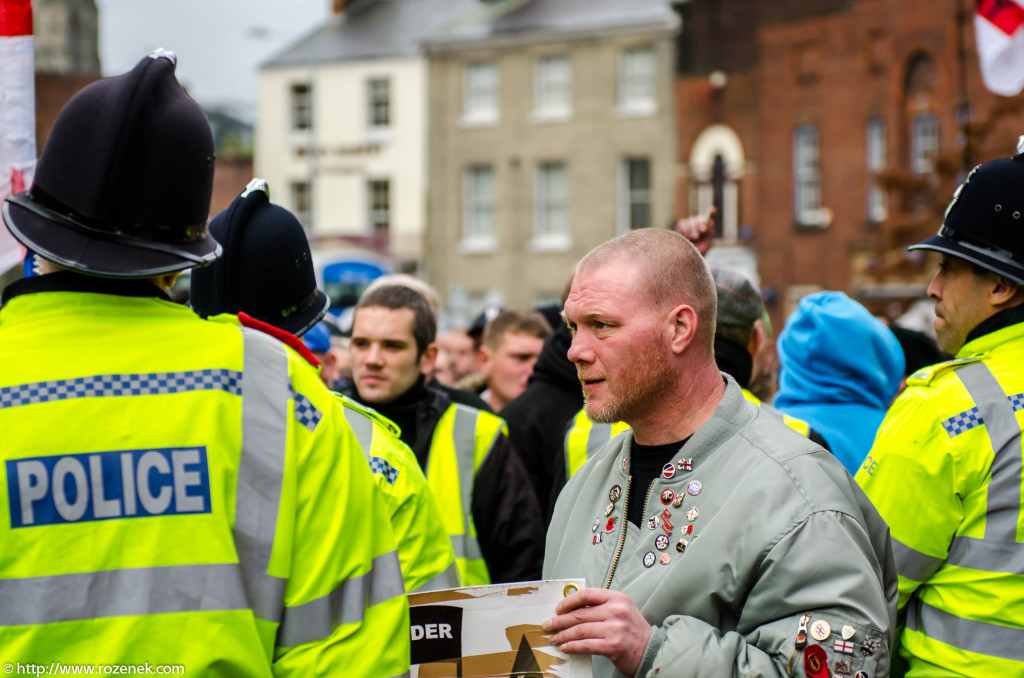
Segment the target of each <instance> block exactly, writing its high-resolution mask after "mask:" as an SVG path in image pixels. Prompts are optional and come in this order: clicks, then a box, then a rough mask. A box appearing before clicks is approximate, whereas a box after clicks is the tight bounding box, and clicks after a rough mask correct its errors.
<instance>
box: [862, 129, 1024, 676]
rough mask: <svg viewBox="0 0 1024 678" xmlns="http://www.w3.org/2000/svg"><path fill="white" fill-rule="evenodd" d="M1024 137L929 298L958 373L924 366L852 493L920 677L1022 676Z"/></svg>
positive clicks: (984, 182) (984, 194)
mask: <svg viewBox="0 0 1024 678" xmlns="http://www.w3.org/2000/svg"><path fill="white" fill-rule="evenodd" d="M1022 215H1024V137H1021V138H1020V139H1019V141H1018V143H1017V151H1016V153H1015V154H1014V155H1013V157H1012V158H1000V159H998V160H993V161H991V162H987V163H985V164H984V165H979V166H978V167H975V168H974V170H972V171H971V173H970V174H968V175H967V179H966V181H964V183H963V184H962V185H961V186H960V187H959V188H958V189H957V190H956V192H955V193H954V194H953V200H952V202H950V204H949V207H947V208H946V214H945V217H944V219H943V222H942V226H940V227H939V232H938V234H937V235H934V236H932V237H931V238H928V239H927V240H925V241H923V242H920V243H917V244H916V245H912V246H911V247H910V249H911V250H930V251H934V252H939V253H940V254H941V255H942V261H941V263H940V264H939V270H938V271H937V272H936V273H935V277H934V279H933V280H932V282H931V284H930V285H929V286H928V296H930V297H931V298H932V299H934V300H935V315H936V320H935V333H936V335H937V337H938V340H939V345H940V346H941V347H942V349H943V350H944V351H947V352H948V353H950V354H954V355H955V356H956V357H955V359H954V360H950V361H948V362H944V363H939V364H937V365H932V366H930V367H924V368H922V369H920V370H918V371H917V372H915V373H914V374H912V375H911V376H910V377H909V378H908V379H907V389H906V390H905V391H903V393H902V394H901V395H900V396H899V397H898V398H897V399H896V401H895V402H894V403H893V404H892V407H890V408H889V412H888V414H887V415H886V417H885V419H884V421H883V422H882V425H881V427H880V428H879V429H878V435H877V436H876V437H875V442H874V446H873V447H872V448H871V452H870V453H869V454H868V457H867V459H866V460H865V461H864V464H863V466H862V467H861V469H860V470H859V471H858V472H857V482H858V483H860V485H861V486H862V487H863V488H864V491H865V492H866V493H867V495H868V497H870V498H871V500H872V501H873V502H874V503H875V505H876V506H877V507H878V510H879V512H880V513H881V514H882V516H883V517H884V518H885V519H886V520H887V521H888V522H889V527H890V528H891V529H892V542H893V547H894V550H895V552H896V570H897V572H898V573H899V593H900V600H899V605H900V608H901V610H902V611H903V613H904V614H905V618H906V626H905V628H904V630H903V635H902V636H901V643H900V655H901V658H903V659H904V660H906V662H907V663H908V665H909V671H908V674H907V675H914V676H919V675H920V676H924V675H927V676H978V677H979V678H980V677H981V676H1000V675H1004V676H1009V675H1021V674H1022V671H1024V644H1022V643H1021V640H1022V638H1024V605H1022V604H1021V595H1020V586H1021V583H1022V582H1024V543H1022V539H1021V528H1020V525H1021V514H1022V513H1024V503H1022V501H1021V496H1022V494H1024V488H1022V483H1021V475H1022V470H1021V464H1022V462H1021V435H1022V429H1021V419H1020V410H1021V409H1024V371H1022V369H1021V365H1024V289H1022V287H1024V216H1022Z"/></svg>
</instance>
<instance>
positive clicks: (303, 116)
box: [288, 82, 313, 134]
mask: <svg viewBox="0 0 1024 678" xmlns="http://www.w3.org/2000/svg"><path fill="white" fill-rule="evenodd" d="M288 91H289V93H290V99H289V100H288V101H289V106H290V110H291V120H290V127H291V131H292V132H295V133H299V134H308V133H310V132H312V131H313V83H311V82H293V83H292V84H291V85H290V87H289V88H288Z"/></svg>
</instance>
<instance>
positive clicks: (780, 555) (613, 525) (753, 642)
mask: <svg viewBox="0 0 1024 678" xmlns="http://www.w3.org/2000/svg"><path fill="white" fill-rule="evenodd" d="M723 377H725V379H726V382H727V389H726V393H725V396H724V398H723V399H722V402H721V403H720V404H719V405H718V407H717V409H716V410H715V412H714V414H713V415H712V417H711V419H709V420H708V421H707V422H705V424H704V425H703V426H701V428H700V429H699V430H698V431H697V432H696V433H695V434H694V435H693V437H692V438H690V440H689V441H688V442H687V443H686V444H685V445H684V446H683V447H682V449H681V450H680V452H679V453H678V455H677V457H678V458H677V459H676V458H674V459H673V467H674V468H673V469H672V470H671V471H669V470H667V467H666V471H664V472H663V473H662V475H661V477H659V478H657V479H656V480H655V481H654V482H653V483H652V486H651V487H650V488H649V489H648V488H643V487H632V488H631V487H630V486H629V476H628V471H627V469H628V468H629V454H630V449H631V443H632V440H633V437H632V432H631V431H625V432H623V433H622V434H620V435H618V436H616V437H615V438H613V439H612V440H610V441H609V442H608V443H607V444H606V445H605V446H604V447H603V448H602V449H601V450H600V451H599V452H598V453H597V454H596V455H595V456H594V457H593V458H591V459H590V460H589V461H588V462H587V463H586V464H585V465H584V466H583V467H582V468H581V469H580V471H579V472H578V473H577V474H576V475H575V476H573V478H572V479H571V480H570V482H569V483H568V484H567V485H566V487H565V489H564V490H563V491H562V493H561V495H560V496H559V498H558V503H557V505H556V507H555V512H554V517H553V518H552V521H551V525H550V527H549V529H548V537H547V551H546V557H545V562H544V577H545V578H546V579H552V578H567V577H585V578H586V581H587V586H595V587H599V586H608V585H609V583H610V587H611V588H613V589H616V590H619V591H622V592H624V593H626V594H628V595H629V597H630V598H631V599H632V600H633V602H634V603H635V604H636V605H637V607H638V608H639V609H640V611H641V613H642V614H643V615H644V617H645V618H646V619H647V621H648V622H649V623H650V624H651V625H652V626H653V627H654V628H653V632H652V635H651V638H650V641H649V642H648V645H647V648H646V651H645V653H644V657H643V660H642V661H641V664H640V667H639V669H638V671H637V674H636V675H637V676H655V675H657V676H659V678H660V677H665V676H671V677H672V678H685V677H690V676H694V677H695V676H711V677H714V678H719V677H721V676H812V677H814V678H819V677H824V678H828V677H829V676H832V675H837V676H841V675H849V676H850V678H885V677H886V676H888V675H889V660H890V652H891V648H892V643H893V632H894V629H895V627H896V602H897V579H896V570H895V566H894V563H893V555H892V547H891V545H890V542H889V529H888V527H887V526H886V524H885V523H884V522H883V520H882V519H881V517H880V516H879V515H878V513H877V512H876V511H875V509H874V507H873V506H872V505H871V503H870V502H869V500H868V499H867V498H866V497H865V495H864V494H863V492H861V490H860V488H859V487H858V486H857V484H856V483H855V482H854V481H853V478H851V477H850V475H849V474H848V473H847V472H846V470H845V469H844V468H843V466H842V464H840V463H839V462H838V461H837V460H836V459H835V458H834V457H833V456H832V455H831V454H829V453H827V452H825V451H824V450H823V449H821V448H820V447H818V446H817V445H815V444H814V443H812V442H810V441H809V440H808V439H807V438H804V437H802V436H800V435H799V434H797V433H796V432H794V431H793V430H792V429H790V428H788V427H787V426H786V425H785V424H783V423H781V422H780V421H779V420H778V419H777V418H776V417H772V416H769V415H765V414H764V413H763V412H760V411H759V409H758V408H757V407H756V406H754V405H752V404H751V403H749V402H747V401H746V400H745V399H744V398H743V395H742V394H741V392H740V388H739V386H738V385H737V384H736V382H735V381H733V379H732V378H730V377H726V376H725V375H723ZM666 476H671V477H666ZM615 486H619V488H620V490H619V491H618V493H621V497H620V498H618V499H617V501H614V502H612V501H611V499H612V498H614V497H615V496H616V494H617V492H614V491H613V489H612V488H614V487H615ZM680 497H682V498H681V499H680ZM645 499H646V504H645V509H644V520H643V526H642V527H641V528H637V527H636V526H635V525H633V524H631V523H629V522H628V521H627V520H626V518H625V516H626V510H627V509H626V507H627V503H628V502H634V501H645ZM666 501H667V503H666ZM655 518H656V520H652V519H655ZM660 535H665V536H666V537H668V539H667V541H668V543H667V545H666V543H665V542H666V540H665V539H659V536H660ZM681 540H685V542H684V543H683V544H680V541H681ZM680 549H683V550H682V551H680ZM666 554H667V557H666ZM666 560H668V562H667V563H666V562H664V561H666ZM609 579H610V582H609ZM859 672H860V673H859ZM594 675H595V676H596V677H599V678H603V677H607V676H618V675H621V674H619V673H618V672H616V671H615V668H614V666H612V664H611V662H610V661H608V660H607V659H605V658H604V657H594Z"/></svg>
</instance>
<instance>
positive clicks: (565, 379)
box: [501, 323, 583, 525]
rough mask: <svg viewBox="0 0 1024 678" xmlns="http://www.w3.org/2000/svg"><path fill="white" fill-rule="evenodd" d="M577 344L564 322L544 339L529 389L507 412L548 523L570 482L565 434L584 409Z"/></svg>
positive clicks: (511, 434)
mask: <svg viewBox="0 0 1024 678" xmlns="http://www.w3.org/2000/svg"><path fill="white" fill-rule="evenodd" d="M571 343H572V336H570V334H569V328H568V327H566V325H565V323H558V324H557V325H556V326H555V328H554V332H552V334H551V335H550V336H549V337H548V338H547V340H545V342H544V347H543V348H542V349H541V352H540V356H538V357H537V362H536V363H535V364H534V366H533V375H532V376H531V377H530V383H529V385H528V386H527V387H526V390H525V391H523V393H522V394H520V395H519V397H518V398H516V399H515V400H513V401H512V402H510V403H509V404H508V405H506V406H505V407H504V409H502V411H501V417H502V419H504V420H505V421H506V422H507V423H508V435H509V438H510V439H511V440H512V445H513V446H514V447H515V450H516V451H517V452H518V453H519V455H520V456H521V457H522V460H523V466H525V467H526V472H527V474H529V476H530V481H531V482H532V483H533V487H534V489H535V490H536V492H537V497H538V498H539V499H540V502H541V509H542V511H543V513H544V518H545V525H546V524H547V520H548V519H550V518H551V511H552V510H553V509H554V506H555V499H557V498H558V492H559V491H561V489H562V486H563V485H564V484H565V451H564V450H565V434H566V433H567V432H568V430H569V425H570V423H571V422H572V419H573V417H575V416H576V413H577V412H579V411H580V410H581V409H583V390H582V388H581V387H580V380H579V377H578V376H577V375H576V366H575V365H573V364H572V362H570V360H569V358H568V357H566V353H567V352H568V351H569V345H570V344H571Z"/></svg>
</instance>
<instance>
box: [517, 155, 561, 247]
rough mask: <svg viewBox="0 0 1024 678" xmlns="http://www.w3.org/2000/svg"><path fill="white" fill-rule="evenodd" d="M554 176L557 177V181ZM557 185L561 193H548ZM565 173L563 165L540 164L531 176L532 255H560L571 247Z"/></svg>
mask: <svg viewBox="0 0 1024 678" xmlns="http://www.w3.org/2000/svg"><path fill="white" fill-rule="evenodd" d="M558 175H561V176H560V177H559V176H558ZM553 178H554V179H556V181H560V183H561V190H560V191H557V190H552V189H553V184H554V183H555V182H553V181H551V179H553ZM570 204H571V202H570V200H569V171H568V169H567V168H566V165H565V163H564V162H542V163H540V164H539V165H537V169H536V171H535V172H534V176H533V240H531V241H530V243H529V245H528V246H527V249H529V250H530V251H532V252H564V251H567V250H568V249H569V248H570V247H572V235H571V234H572V229H571V226H570Z"/></svg>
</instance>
